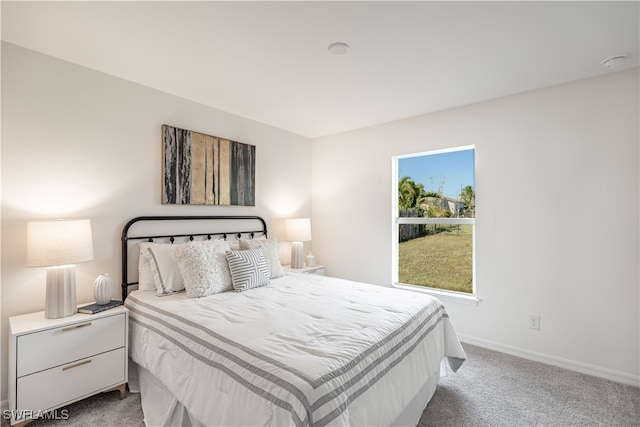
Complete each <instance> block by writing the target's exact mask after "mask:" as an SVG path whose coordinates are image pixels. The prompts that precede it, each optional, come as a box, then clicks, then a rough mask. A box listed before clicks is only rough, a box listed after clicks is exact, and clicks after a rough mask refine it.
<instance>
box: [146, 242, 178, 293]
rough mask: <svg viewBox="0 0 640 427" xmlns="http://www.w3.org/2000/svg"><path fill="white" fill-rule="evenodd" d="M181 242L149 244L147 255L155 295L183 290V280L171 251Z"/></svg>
mask: <svg viewBox="0 0 640 427" xmlns="http://www.w3.org/2000/svg"><path fill="white" fill-rule="evenodd" d="M180 246H182V244H164V245H151V246H149V247H147V257H148V260H149V265H150V267H151V274H152V275H153V281H154V282H155V285H156V295H158V296H164V295H169V294H173V293H176V292H181V291H184V280H183V279H182V274H181V273H180V268H179V267H178V263H177V262H176V260H175V258H174V257H173V252H174V251H175V250H176V249H177V248H178V247H180Z"/></svg>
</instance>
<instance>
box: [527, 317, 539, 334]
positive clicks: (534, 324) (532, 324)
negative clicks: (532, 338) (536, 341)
mask: <svg viewBox="0 0 640 427" xmlns="http://www.w3.org/2000/svg"><path fill="white" fill-rule="evenodd" d="M529 329H535V330H536V331H539V330H540V316H539V315H537V314H530V315H529Z"/></svg>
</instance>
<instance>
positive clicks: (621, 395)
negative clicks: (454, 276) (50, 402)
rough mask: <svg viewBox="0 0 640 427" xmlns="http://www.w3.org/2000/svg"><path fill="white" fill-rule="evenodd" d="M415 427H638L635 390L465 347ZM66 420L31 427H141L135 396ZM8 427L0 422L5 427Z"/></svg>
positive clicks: (115, 396) (82, 407) (80, 405)
mask: <svg viewBox="0 0 640 427" xmlns="http://www.w3.org/2000/svg"><path fill="white" fill-rule="evenodd" d="M464 348H465V350H466V351H467V355H468V357H469V358H468V360H467V361H466V362H465V364H464V365H462V367H461V368H460V370H459V371H458V372H457V373H456V374H451V375H449V376H447V377H444V378H443V379H442V380H441V382H440V385H439V386H438V389H437V390H436V393H435V395H434V396H433V399H432V400H431V402H430V403H429V405H427V408H426V409H425V411H424V414H423V415H422V418H421V419H420V423H419V426H420V427H426V426H488V427H489V426H490V427H493V426H620V427H625V426H629V427H633V426H640V389H639V388H636V387H631V386H625V385H622V384H618V383H614V382H611V381H606V380H601V379H598V378H594V377H590V376H588V375H583V374H579V373H575V372H572V371H567V370H564V369H560V368H556V367H553V366H548V365H544V364H541V363H536V362H531V361H528V360H524V359H520V358H517V357H513V356H508V355H505V354H502V353H497V352H495V351H491V350H486V349H483V348H480V347H475V346H471V345H467V344H465V345H464ZM64 409H66V410H68V419H67V420H58V421H55V420H38V421H36V422H34V423H32V424H29V426H33V427H36V426H54V425H58V426H78V427H80V426H83V427H84V426H114V427H115V426H123V427H125V426H126V427H138V426H140V427H141V426H144V422H143V415H142V410H141V409H140V396H139V395H138V394H129V396H128V397H127V398H126V399H124V400H120V398H119V393H118V392H110V393H105V394H100V395H97V396H94V397H91V398H88V399H85V400H83V401H81V402H77V403H75V404H72V405H69V406H68V407H66V408H64ZM5 425H8V424H7V423H6V421H3V426H5Z"/></svg>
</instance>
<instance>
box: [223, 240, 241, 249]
mask: <svg viewBox="0 0 640 427" xmlns="http://www.w3.org/2000/svg"><path fill="white" fill-rule="evenodd" d="M225 242H227V243H228V244H229V248H230V249H229V250H231V251H239V250H240V240H225Z"/></svg>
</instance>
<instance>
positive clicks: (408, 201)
mask: <svg viewBox="0 0 640 427" xmlns="http://www.w3.org/2000/svg"><path fill="white" fill-rule="evenodd" d="M419 195H420V191H419V188H418V187H417V185H416V183H415V182H413V180H412V179H411V177H409V176H403V177H402V178H400V181H398V208H399V209H400V210H406V209H411V208H413V207H415V206H416V200H417V198H418V196H419Z"/></svg>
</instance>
